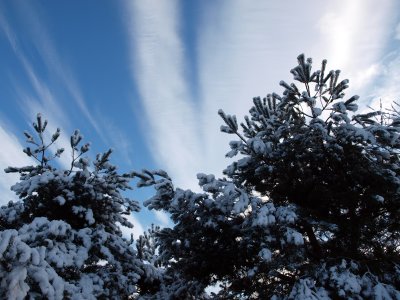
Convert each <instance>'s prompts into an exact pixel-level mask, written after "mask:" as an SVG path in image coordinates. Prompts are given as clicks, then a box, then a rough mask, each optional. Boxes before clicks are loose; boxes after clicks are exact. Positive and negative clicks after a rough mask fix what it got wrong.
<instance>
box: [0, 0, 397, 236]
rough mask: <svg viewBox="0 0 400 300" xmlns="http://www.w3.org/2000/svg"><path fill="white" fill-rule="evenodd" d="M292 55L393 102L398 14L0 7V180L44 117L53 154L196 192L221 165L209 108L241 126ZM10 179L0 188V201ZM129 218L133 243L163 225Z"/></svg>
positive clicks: (165, 4)
mask: <svg viewBox="0 0 400 300" xmlns="http://www.w3.org/2000/svg"><path fill="white" fill-rule="evenodd" d="M300 53H305V54H306V56H307V57H312V58H313V61H314V64H316V65H317V64H318V65H319V64H320V62H321V60H322V59H323V58H326V59H328V68H335V69H341V70H342V78H344V77H346V78H349V79H350V86H351V90H350V91H349V92H348V96H351V95H350V94H358V95H360V96H361V101H362V102H363V103H365V104H367V105H368V104H371V105H375V104H376V103H377V101H379V99H381V100H382V101H383V103H384V104H386V105H388V104H390V102H391V101H393V100H394V101H396V100H399V97H400V2H399V1H397V0H381V1H379V3H378V2H377V1H374V0H352V1H346V0H332V1H317V0H312V1H311V0H310V1H291V2H288V1H256V0H247V1H242V0H220V1H209V0H206V1H184V0H181V1H176V0H171V1H163V0H146V1H140V0H137V1H128V0H127V1H95V0H85V1H50V0H41V1H39V0H38V1H22V0H14V1H7V0H0V57H1V59H0V61H1V64H0V66H1V68H0V141H1V142H0V145H1V151H0V169H1V170H3V169H4V168H5V167H7V166H9V165H12V166H22V165H25V164H27V163H29V160H28V158H27V157H25V155H24V154H23V153H22V145H23V144H24V138H23V135H22V132H23V130H27V129H30V127H29V126H30V124H31V122H32V120H33V119H34V116H35V115H36V113H38V112H41V113H42V114H43V115H44V117H45V118H47V119H48V120H49V125H50V129H51V130H55V128H57V127H60V128H61V130H62V133H64V135H62V137H63V139H61V140H60V146H63V147H65V148H68V139H69V135H70V134H71V133H72V132H73V130H74V129H76V128H79V129H80V131H81V132H82V133H83V135H84V137H85V140H86V141H90V142H91V143H92V145H93V147H92V154H93V156H94V154H95V153H97V152H100V151H105V150H107V149H108V148H110V147H111V148H113V149H114V150H115V152H114V156H113V162H114V163H115V164H117V165H118V166H119V167H120V169H121V170H122V171H128V170H132V169H134V170H140V169H142V168H149V169H155V168H156V169H165V170H166V171H168V173H169V174H170V176H171V177H172V178H173V179H174V181H175V184H176V185H177V186H180V187H182V188H191V189H197V187H196V183H197V180H196V173H198V172H202V173H214V174H216V175H217V176H221V170H222V169H223V168H224V167H225V166H226V165H228V163H229V162H228V160H227V159H225V158H224V154H225V153H226V152H227V151H228V142H229V141H230V140H231V139H232V138H231V137H229V136H227V135H226V134H223V133H220V132H219V126H220V125H221V120H220V118H219V116H218V115H217V111H218V109H220V108H222V109H223V110H224V111H225V112H226V113H229V114H236V115H237V116H238V119H241V117H242V116H243V115H244V114H245V113H246V112H247V111H248V109H249V108H250V105H251V101H252V98H253V97H254V96H264V95H266V94H267V93H270V92H278V93H279V92H280V91H281V90H282V89H281V88H280V87H279V85H278V82H279V81H280V80H281V79H284V80H287V81H290V79H291V76H290V73H289V70H290V69H291V68H292V67H293V66H295V64H296V57H297V55H298V54H300ZM60 163H61V164H62V165H68V164H69V155H68V153H66V154H65V155H64V157H63V159H62V160H61V162H60ZM16 179H17V178H15V177H12V176H11V175H5V174H2V175H1V176H0V195H1V197H0V203H7V202H8V201H9V200H10V199H12V197H13V194H12V192H11V191H10V185H11V184H12V183H13V182H15V180H16ZM150 194H151V191H140V192H136V193H133V194H132V195H133V196H132V197H135V198H136V199H138V200H140V201H142V200H145V198H146V197H147V196H149V195H150ZM134 218H135V219H133V221H134V222H135V223H136V230H135V232H134V233H135V235H137V234H138V232H140V231H141V230H142V229H141V228H142V227H143V228H146V227H148V226H149V224H150V223H151V222H156V223H158V224H161V225H163V226H165V225H166V224H168V218H167V217H166V215H164V214H162V213H159V212H158V213H153V212H148V211H146V209H145V208H143V212H142V213H141V214H140V215H139V216H134Z"/></svg>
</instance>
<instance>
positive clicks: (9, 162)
mask: <svg viewBox="0 0 400 300" xmlns="http://www.w3.org/2000/svg"><path fill="white" fill-rule="evenodd" d="M0 141H1V148H2V149H1V151H0V172H1V173H3V170H4V169H5V168H7V167H10V166H11V167H23V166H29V165H32V164H34V161H33V160H32V159H30V158H29V157H28V156H27V155H25V153H23V152H22V149H23V146H22V145H21V143H20V142H19V140H18V139H17V137H16V136H15V135H14V134H13V133H12V132H11V130H10V129H9V128H7V126H6V125H5V124H2V123H0ZM18 180H19V175H18V174H15V173H8V174H6V173H3V174H2V175H1V176H0V205H4V204H6V203H7V202H8V201H10V200H16V199H17V198H18V197H17V196H16V195H15V194H14V192H12V191H11V186H12V185H13V184H15V183H16V182H18Z"/></svg>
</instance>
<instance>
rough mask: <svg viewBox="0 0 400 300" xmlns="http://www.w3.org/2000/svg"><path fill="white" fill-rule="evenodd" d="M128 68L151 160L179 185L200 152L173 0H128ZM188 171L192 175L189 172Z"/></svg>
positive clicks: (196, 166) (188, 180)
mask: <svg viewBox="0 0 400 300" xmlns="http://www.w3.org/2000/svg"><path fill="white" fill-rule="evenodd" d="M126 5H127V9H128V11H129V16H128V17H129V20H130V21H129V22H128V27H129V29H128V32H129V37H130V41H131V54H132V56H131V69H132V73H133V79H134V80H135V81H136V82H137V84H138V88H139V93H140V97H141V100H142V105H143V107H144V111H145V118H146V121H144V123H145V124H146V127H145V130H147V132H146V134H147V135H148V139H149V144H150V145H151V150H152V154H153V157H154V158H155V160H156V162H158V163H159V164H161V166H162V167H164V168H165V169H166V170H168V171H169V172H170V174H171V175H172V176H173V177H174V178H175V179H176V181H177V182H178V183H179V184H182V185H184V186H187V185H193V182H194V181H195V180H194V178H193V176H190V177H189V176H185V175H186V174H185V172H182V170H184V169H186V170H194V169H196V170H198V169H199V167H200V164H199V157H200V156H201V155H202V150H201V149H200V147H201V144H200V143H199V142H198V139H197V137H198V135H199V133H198V129H197V126H196V125H197V120H198V116H197V114H196V110H195V108H194V106H193V104H192V103H191V97H190V94H189V90H188V87H187V82H186V79H185V76H184V49H183V45H182V41H181V40H180V38H179V35H178V30H179V25H180V24H179V23H178V20H179V14H178V3H177V1H156V0H150V1H129V2H126ZM191 175H194V174H191Z"/></svg>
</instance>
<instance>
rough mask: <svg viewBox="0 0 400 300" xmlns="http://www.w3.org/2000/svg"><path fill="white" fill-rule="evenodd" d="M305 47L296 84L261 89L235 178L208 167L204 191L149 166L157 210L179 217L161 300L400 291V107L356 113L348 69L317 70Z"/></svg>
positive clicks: (230, 124) (167, 248) (166, 241)
mask: <svg viewBox="0 0 400 300" xmlns="http://www.w3.org/2000/svg"><path fill="white" fill-rule="evenodd" d="M311 65H312V62H311V59H307V60H306V59H305V57H304V55H300V56H299V57H298V65H297V66H296V67H295V68H294V69H293V70H291V73H292V74H293V75H294V80H295V81H297V82H300V83H301V86H302V87H301V88H300V87H298V86H297V85H295V84H294V83H292V84H288V83H286V82H283V81H281V82H280V85H281V86H283V88H284V92H283V95H282V96H280V95H278V94H275V93H273V94H269V95H267V97H265V98H264V99H261V98H258V97H257V98H254V99H253V102H254V106H253V107H252V108H251V109H250V117H245V121H244V123H242V124H241V129H239V126H238V123H237V120H236V117H235V116H230V115H226V114H225V113H224V112H223V111H219V114H220V115H221V117H222V118H223V120H224V121H225V125H223V126H222V127H221V130H222V131H223V132H227V133H229V134H234V135H236V136H237V137H238V140H237V141H232V142H231V143H230V147H231V151H229V152H228V154H227V156H228V157H234V156H236V155H238V154H240V156H239V159H238V160H237V161H235V162H233V163H232V164H231V165H230V166H228V167H227V168H226V170H225V171H224V173H225V174H226V176H227V178H223V179H219V180H217V179H215V178H214V176H212V175H204V174H199V175H198V178H199V182H200V186H201V187H202V188H203V190H204V193H194V192H192V191H190V190H186V191H184V190H181V189H175V188H174V187H173V184H172V182H171V180H170V178H169V177H168V175H166V174H163V173H161V172H153V173H152V172H145V173H143V174H141V178H142V180H141V182H140V185H154V187H155V188H156V191H157V192H156V195H155V196H154V197H152V198H151V199H149V200H148V201H147V202H146V205H147V206H148V207H149V208H150V209H158V210H165V211H167V212H169V213H170V214H171V217H172V220H173V221H174V222H175V226H174V227H173V228H165V229H162V230H161V231H160V232H159V233H158V234H157V243H158V245H159V258H158V259H159V260H160V261H162V262H163V264H164V268H165V271H164V277H163V279H162V280H161V284H160V288H159V291H158V292H157V293H156V294H155V295H151V297H158V298H159V299H181V298H186V299H190V298H192V299H201V298H207V297H208V295H206V294H205V292H204V289H205V288H206V287H207V286H209V285H210V284H220V285H221V290H220V291H219V293H218V295H217V296H216V297H219V298H223V299H243V298H246V299H247V298H263V299H267V298H271V297H272V298H274V299H349V298H352V299H399V298H400V239H399V233H400V231H399V229H400V228H399V227H400V225H399V224H400V223H399V220H400V199H399V193H400V180H399V179H400V178H399V172H400V164H399V150H400V149H399V148H400V139H399V137H400V121H399V120H400V118H399V115H398V114H397V115H396V114H394V115H390V114H387V113H385V112H384V111H373V112H371V113H363V114H356V111H357V109H358V107H357V104H356V101H357V100H358V97H357V96H353V97H350V98H349V99H347V100H344V96H345V95H344V90H345V89H346V88H347V87H348V80H342V81H339V74H340V71H338V70H337V71H329V72H328V71H327V70H326V61H325V60H324V61H323V62H322V67H321V69H320V70H317V71H315V72H312V70H311Z"/></svg>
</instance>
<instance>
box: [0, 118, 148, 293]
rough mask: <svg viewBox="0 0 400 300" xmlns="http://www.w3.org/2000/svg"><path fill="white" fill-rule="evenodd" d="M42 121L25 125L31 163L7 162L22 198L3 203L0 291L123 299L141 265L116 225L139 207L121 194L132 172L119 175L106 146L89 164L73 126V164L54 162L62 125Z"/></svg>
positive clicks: (0, 212)
mask: <svg viewBox="0 0 400 300" xmlns="http://www.w3.org/2000/svg"><path fill="white" fill-rule="evenodd" d="M46 125H47V121H44V120H43V119H42V117H41V115H40V114H38V116H37V120H36V122H35V123H33V127H34V130H35V135H32V134H30V133H28V132H25V136H26V138H27V143H28V144H29V146H28V147H26V148H25V149H24V152H25V153H26V154H27V155H28V156H29V157H31V158H33V160H35V161H36V164H35V165H31V166H25V167H22V168H14V167H9V168H7V169H6V172H15V173H19V174H20V181H19V182H18V183H16V184H15V185H14V186H13V187H12V190H13V191H15V193H16V194H17V195H18V196H19V198H20V201H17V202H10V203H9V204H8V205H7V206H3V207H2V208H1V209H0V230H1V231H0V298H2V299H25V298H29V299H39V298H40V299H42V298H46V299H67V298H68V299H127V298H128V297H131V296H132V295H133V294H134V293H136V292H137V290H138V289H137V283H138V280H139V279H140V277H141V276H142V275H144V270H145V267H144V266H143V264H142V262H141V260H140V259H138V258H137V253H136V251H135V249H134V248H133V246H132V245H131V243H130V242H129V241H128V240H126V239H124V238H123V237H122V233H121V230H120V228H119V226H120V225H124V226H128V227H132V224H130V223H129V222H128V221H127V220H126V218H125V217H124V215H128V214H130V213H131V212H135V211H139V205H138V203H137V202H136V201H133V200H130V199H128V198H125V197H124V196H123V195H122V194H121V192H122V191H124V190H126V189H130V186H129V181H130V180H131V179H132V178H133V177H134V173H124V174H119V173H118V171H117V168H116V167H115V166H114V165H112V164H111V163H110V161H109V158H110V155H111V150H109V151H107V152H105V153H103V154H99V155H97V156H96V158H95V159H94V161H93V163H91V162H90V159H89V158H88V157H86V156H85V155H86V154H87V152H88V151H89V146H90V145H89V144H84V145H81V140H82V135H81V134H80V133H79V131H78V130H76V131H75V132H74V133H73V135H72V136H71V139H70V146H71V149H72V161H71V165H70V167H69V168H67V169H62V168H58V167H57V164H56V163H55V162H54V158H57V157H59V156H60V155H61V154H62V152H63V151H64V149H55V150H53V149H52V147H54V146H55V143H56V141H57V139H58V137H59V135H60V130H59V129H57V131H56V132H55V133H54V134H53V135H48V134H47V132H46ZM148 268H149V267H148V266H147V267H146V269H148Z"/></svg>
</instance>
